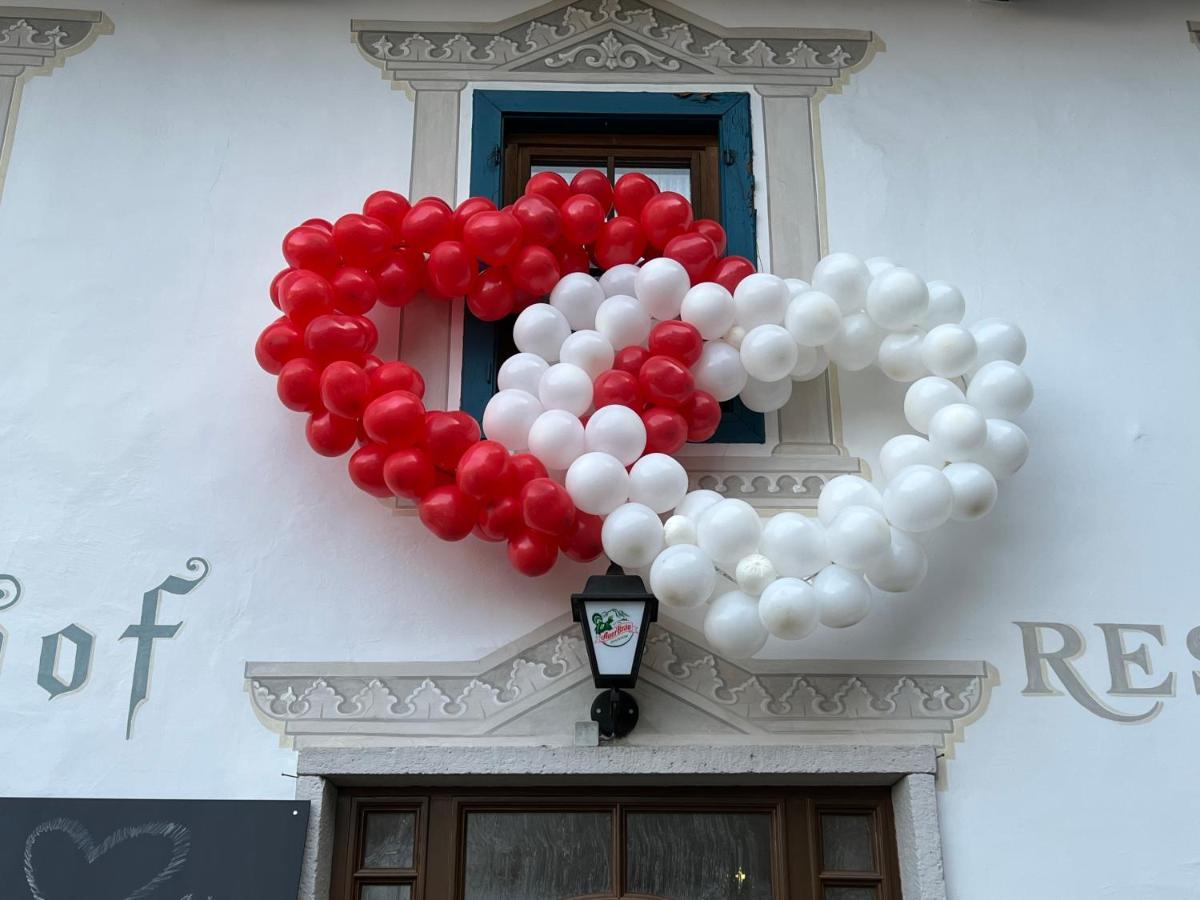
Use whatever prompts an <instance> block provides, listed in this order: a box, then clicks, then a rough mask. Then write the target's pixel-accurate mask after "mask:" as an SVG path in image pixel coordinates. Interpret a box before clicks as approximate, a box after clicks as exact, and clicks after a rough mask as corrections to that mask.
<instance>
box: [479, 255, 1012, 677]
mask: <svg viewBox="0 0 1200 900" xmlns="http://www.w3.org/2000/svg"><path fill="white" fill-rule="evenodd" d="M965 312H966V304H965V302H964V300H963V296H962V294H961V293H960V292H959V291H958V289H957V288H955V287H953V286H952V285H949V284H946V283H944V282H938V281H934V282H929V283H926V282H925V280H924V279H922V278H921V277H920V276H919V275H917V274H916V273H915V272H912V271H910V270H908V269H904V268H901V267H899V266H895V265H893V264H892V263H891V262H890V261H888V260H885V259H882V258H875V259H870V260H867V261H866V262H865V263H864V262H863V261H861V260H859V259H858V258H857V257H854V256H852V255H850V254H846V253H834V254H831V255H830V256H826V257H825V258H824V259H822V260H821V261H820V262H819V263H818V265H817V267H816V269H815V271H814V272H813V276H812V282H811V284H810V283H807V282H803V281H800V280H798V279H790V278H789V279H782V278H778V277H776V276H774V275H769V274H765V273H757V274H753V275H750V276H748V277H747V278H745V279H744V280H743V281H742V282H740V283H739V284H738V286H737V288H736V289H735V290H734V292H733V293H732V294H730V292H729V291H727V290H725V288H723V287H721V286H720V285H718V284H715V283H709V282H706V283H702V284H697V285H694V286H693V285H692V284H691V283H690V282H689V280H688V277H687V273H686V272H685V271H684V269H683V267H682V266H681V265H679V263H677V262H675V261H674V260H671V259H667V258H658V259H654V260H651V261H649V262H647V263H645V264H644V265H643V266H641V267H638V266H632V265H626V266H617V267H616V268H614V269H611V270H609V271H608V272H606V273H604V275H602V276H601V277H600V278H599V279H594V278H592V277H591V276H589V275H586V274H583V273H574V274H570V275H567V276H566V277H564V278H563V279H562V280H561V281H560V282H559V284H558V285H557V286H556V287H555V289H554V291H553V292H552V293H551V295H550V298H549V302H548V303H539V304H534V305H532V306H530V307H528V308H527V309H526V310H524V311H523V312H522V313H521V314H520V316H519V317H518V319H517V321H516V324H515V326H514V328H513V337H514V340H515V343H516V345H517V348H518V350H519V351H520V352H519V353H517V354H516V355H514V356H513V357H511V358H509V359H508V360H507V361H506V362H505V363H504V364H503V366H501V369H500V375H499V387H500V391H499V392H498V393H497V394H496V395H495V396H494V397H493V398H492V400H491V401H490V402H489V404H488V406H487V409H486V411H485V413H484V418H483V428H484V431H485V432H486V434H487V436H488V437H490V438H492V439H494V440H498V441H500V442H502V443H503V444H504V445H505V446H507V447H508V448H509V449H510V450H512V451H514V452H519V451H524V450H529V451H530V452H532V453H533V454H534V455H535V456H537V457H538V458H539V459H540V460H542V462H543V463H544V464H545V465H546V467H547V469H549V470H550V473H551V476H552V477H555V478H556V479H558V480H560V481H561V482H562V483H563V484H564V485H565V487H566V490H567V492H568V494H570V496H571V498H572V500H573V501H574V503H575V505H576V506H577V507H578V509H580V510H582V511H584V512H586V513H592V514H595V515H598V516H603V517H605V519H604V523H603V527H602V543H603V546H604V551H605V553H606V554H607V555H608V557H609V558H610V559H611V560H612V561H613V562H615V563H617V564H618V565H621V566H623V567H626V568H630V569H642V570H647V571H648V575H649V585H650V589H651V591H653V593H654V594H655V596H657V597H658V598H659V599H660V600H661V601H662V602H663V603H666V604H668V605H671V606H678V607H695V606H699V605H701V604H704V603H706V602H710V606H709V608H708V611H707V614H706V617H705V621H704V630H705V635H706V637H707V639H708V640H709V642H710V643H711V644H712V646H713V647H714V649H716V650H717V651H719V652H721V653H722V654H725V655H727V656H731V657H734V658H738V657H748V656H752V655H753V654H754V653H756V652H757V651H758V650H759V649H761V648H762V646H763V644H764V643H765V642H766V640H767V637H768V635H774V636H776V637H779V638H783V639H786V640H798V639H800V638H803V637H805V636H806V635H808V634H810V633H811V632H812V631H813V630H814V629H815V628H816V627H817V626H818V625H819V624H823V625H825V626H828V627H832V628H843V627H846V626H849V625H853V624H855V623H857V622H859V621H861V620H862V618H863V617H864V616H865V615H866V614H867V612H868V611H869V610H870V607H871V588H872V586H873V587H874V588H876V589H878V590H882V591H890V592H900V591H908V590H912V589H913V588H915V587H916V586H917V585H918V584H919V583H920V582H921V580H922V579H923V578H924V576H925V571H926V565H927V563H926V557H925V551H924V549H923V547H922V546H921V544H920V543H918V541H917V539H916V538H915V537H914V535H915V534H919V533H922V532H927V531H930V530H932V529H934V528H937V527H938V526H940V525H942V524H944V523H946V522H947V521H950V520H954V521H969V520H972V519H977V518H979V517H981V516H983V515H985V514H986V513H987V512H989V511H990V510H991V508H992V505H993V504H994V503H995V500H996V493H997V486H996V482H997V480H999V479H1004V478H1007V477H1008V476H1010V475H1012V474H1013V473H1015V472H1016V471H1017V470H1018V469H1019V468H1020V467H1021V465H1022V464H1023V463H1024V462H1025V458H1026V456H1027V454H1028V450H1029V445H1028V439H1027V438H1026V436H1025V433H1024V432H1023V431H1022V430H1021V429H1020V428H1019V427H1018V426H1017V425H1016V424H1014V423H1013V420H1014V419H1015V418H1016V417H1017V416H1019V415H1020V414H1021V413H1022V412H1024V410H1025V409H1026V408H1027V407H1028V406H1029V404H1030V402H1031V401H1032V399H1033V387H1032V384H1031V382H1030V380H1029V378H1028V376H1027V375H1026V374H1025V373H1024V371H1023V370H1022V369H1021V368H1020V363H1021V362H1022V360H1023V359H1024V356H1025V338H1024V335H1023V334H1022V333H1021V331H1020V329H1018V328H1017V327H1016V326H1015V325H1012V324H1010V323H1008V322H1004V321H1001V320H999V319H986V320H983V321H981V322H979V323H977V324H975V325H973V326H971V327H969V328H968V327H966V326H964V325H962V324H961V322H962V319H963V316H964V314H965ZM674 318H679V319H682V320H683V321H684V322H687V323H689V324H691V325H693V326H694V327H695V328H696V329H697V330H698V331H699V333H700V336H701V337H702V338H703V339H704V345H703V350H702V352H701V354H700V357H699V359H698V360H697V361H696V362H695V363H694V364H693V365H692V367H691V371H692V374H693V377H694V379H695V385H696V388H697V389H699V390H703V391H707V392H708V393H710V394H712V395H713V396H714V397H716V399H717V400H719V401H725V400H730V399H732V398H733V397H740V398H741V400H742V402H743V403H745V405H746V406H747V407H749V408H750V409H751V410H754V411H757V412H769V411H772V410H776V409H779V408H781V407H782V406H783V405H784V404H785V403H787V401H788V399H789V397H790V396H791V392H792V385H793V383H794V382H795V381H804V380H809V379H812V378H816V377H817V376H819V375H820V374H821V373H823V372H824V371H825V370H826V368H827V367H828V365H829V364H830V363H833V364H835V365H837V366H839V367H840V368H843V369H847V370H851V371H854V370H859V369H865V368H866V367H868V366H870V365H872V364H874V365H877V366H878V367H879V368H880V369H881V370H882V371H883V372H884V374H885V375H887V376H888V377H889V378H892V379H893V380H896V381H902V382H913V384H912V385H911V386H910V387H909V389H908V392H907V394H906V396H905V399H904V415H905V418H906V419H907V421H908V423H909V425H910V426H912V428H913V429H914V431H915V432H918V433H917V434H901V435H897V436H896V437H894V438H892V439H891V440H889V441H888V442H887V443H886V444H884V446H883V448H882V450H881V451H880V468H881V470H882V472H881V474H882V476H883V479H884V484H883V486H882V488H877V487H876V486H874V485H872V484H871V483H870V482H868V481H866V480H865V479H863V478H860V477H857V476H840V477H838V478H835V479H833V480H832V481H830V482H829V483H828V484H827V485H826V486H825V488H824V490H823V491H822V493H821V496H820V499H819V502H818V508H817V512H818V515H817V517H816V518H811V517H808V516H805V515H802V514H799V513H781V514H778V515H775V516H773V517H771V518H769V519H766V520H763V519H762V518H760V517H759V515H758V513H757V512H756V511H755V509H754V508H753V507H751V506H750V505H749V504H748V503H746V502H744V501H742V500H736V499H726V498H724V497H722V496H721V495H720V494H718V493H716V492H715V491H708V490H699V491H692V492H691V493H688V492H687V486H688V480H687V473H686V472H685V470H684V469H683V467H682V465H680V463H679V462H678V461H677V460H676V459H674V458H673V457H671V456H668V455H665V454H662V453H651V454H648V455H645V456H643V455H642V454H643V452H644V450H645V446H646V429H645V425H644V424H643V421H642V419H641V417H640V416H639V415H638V413H636V412H635V411H634V410H632V409H630V408H628V407H625V406H619V405H610V406H605V407H602V408H601V409H593V405H592V385H593V381H594V380H595V379H596V377H597V376H598V375H600V374H601V373H602V372H604V371H606V370H607V369H609V368H611V367H612V365H613V360H614V358H615V354H616V351H618V350H620V349H623V348H625V347H630V346H646V344H647V340H648V338H649V335H650V331H651V328H652V327H653V325H654V324H655V322H656V321H663V320H668V319H674ZM956 380H961V381H962V382H963V383H964V384H965V390H964V389H963V387H961V386H960V384H959V383H957V381H956ZM584 418H586V425H585V424H584V422H583V419H584ZM667 514H670V515H669V516H667ZM664 518H665V521H664ZM729 582H732V585H730V584H729ZM722 584H724V587H721V586H720V585H722ZM734 586H736V587H734Z"/></svg>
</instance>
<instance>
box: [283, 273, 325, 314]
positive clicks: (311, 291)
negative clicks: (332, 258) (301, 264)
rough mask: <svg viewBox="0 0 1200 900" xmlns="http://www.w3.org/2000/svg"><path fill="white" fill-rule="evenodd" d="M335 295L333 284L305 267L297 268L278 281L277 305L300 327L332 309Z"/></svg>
mask: <svg viewBox="0 0 1200 900" xmlns="http://www.w3.org/2000/svg"><path fill="white" fill-rule="evenodd" d="M336 299H337V295H336V294H335V293H334V291H333V285H331V284H330V283H329V282H328V281H326V280H325V279H324V278H322V277H321V276H320V275H318V274H317V273H316V272H309V271H308V270H306V269H297V270H295V271H294V272H292V273H291V274H289V275H285V276H284V277H283V278H282V279H281V280H280V282H279V306H280V308H281V309H282V310H283V312H284V315H286V316H287V317H288V318H289V319H291V320H292V321H293V322H295V323H296V324H297V325H300V326H301V327H303V326H305V325H307V324H308V323H309V322H311V321H312V320H313V319H315V318H316V317H317V316H320V315H324V314H325V313H327V312H330V311H332V310H333V304H334V301H335V300H336Z"/></svg>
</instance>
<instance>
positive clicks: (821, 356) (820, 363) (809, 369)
mask: <svg viewBox="0 0 1200 900" xmlns="http://www.w3.org/2000/svg"><path fill="white" fill-rule="evenodd" d="M828 368H829V357H828V356H826V355H825V351H824V350H822V349H821V348H820V347H801V348H800V353H799V355H798V356H797V357H796V368H794V369H792V381H812V380H813V379H814V378H816V377H817V376H818V375H823V374H825V370H826V369H828Z"/></svg>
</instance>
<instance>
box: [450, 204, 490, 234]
mask: <svg viewBox="0 0 1200 900" xmlns="http://www.w3.org/2000/svg"><path fill="white" fill-rule="evenodd" d="M495 211H496V204H495V203H493V202H492V201H491V200H489V199H488V198H487V197H468V198H467V199H466V200H464V201H463V202H462V203H460V204H458V206H456V207H455V208H454V215H452V216H451V217H450V220H451V223H452V224H453V227H454V237H455V238H457V239H458V240H460V241H461V240H462V236H463V228H464V227H465V226H466V224H467V221H468V220H469V219H470V218H471V217H472V216H474V215H475V214H476V213H481V212H495Z"/></svg>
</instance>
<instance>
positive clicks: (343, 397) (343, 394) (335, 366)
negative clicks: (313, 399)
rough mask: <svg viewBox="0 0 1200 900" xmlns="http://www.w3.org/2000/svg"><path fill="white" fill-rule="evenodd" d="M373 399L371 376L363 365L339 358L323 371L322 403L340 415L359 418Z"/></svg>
mask: <svg viewBox="0 0 1200 900" xmlns="http://www.w3.org/2000/svg"><path fill="white" fill-rule="evenodd" d="M370 400H371V378H370V376H368V375H367V373H366V372H364V371H363V369H362V367H360V366H356V365H355V364H354V363H352V362H347V361H345V360H338V361H337V362H332V363H330V364H329V365H328V366H326V367H325V371H324V372H322V373H321V403H323V404H324V405H325V408H326V409H327V410H329V411H330V412H332V413H336V414H337V415H339V416H345V417H346V418H348V419H355V420H357V419H358V417H359V416H361V415H362V414H363V411H364V410H365V409H366V408H367V404H368V403H369V402H370Z"/></svg>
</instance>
